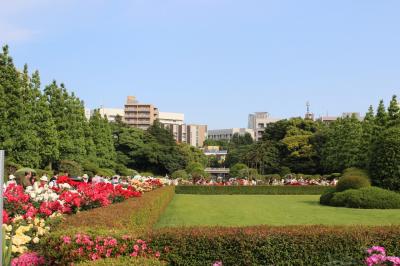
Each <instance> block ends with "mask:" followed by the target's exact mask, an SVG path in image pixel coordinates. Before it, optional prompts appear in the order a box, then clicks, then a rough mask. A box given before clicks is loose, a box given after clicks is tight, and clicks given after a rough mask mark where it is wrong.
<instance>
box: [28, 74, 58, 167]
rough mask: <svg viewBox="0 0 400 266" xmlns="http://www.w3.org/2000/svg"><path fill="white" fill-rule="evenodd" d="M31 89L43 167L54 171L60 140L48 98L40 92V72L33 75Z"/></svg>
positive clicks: (34, 119)
mask: <svg viewBox="0 0 400 266" xmlns="http://www.w3.org/2000/svg"><path fill="white" fill-rule="evenodd" d="M31 87H32V90H33V95H34V98H35V101H34V116H33V121H34V125H35V131H36V134H37V136H38V138H39V146H38V152H39V155H40V158H41V167H42V168H45V167H47V168H49V169H52V166H53V164H54V163H55V162H56V161H57V160H58V158H59V155H60V154H59V151H58V148H59V139H58V133H57V130H56V125H55V123H54V119H53V116H52V114H51V111H50V108H49V103H48V101H47V97H46V96H45V95H43V94H42V93H41V90H40V75H39V71H35V72H34V73H33V74H32V79H31Z"/></svg>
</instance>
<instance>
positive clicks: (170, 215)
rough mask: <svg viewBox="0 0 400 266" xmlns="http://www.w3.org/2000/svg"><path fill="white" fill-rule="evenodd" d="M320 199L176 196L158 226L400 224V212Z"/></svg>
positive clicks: (308, 197)
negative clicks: (341, 205)
mask: <svg viewBox="0 0 400 266" xmlns="http://www.w3.org/2000/svg"><path fill="white" fill-rule="evenodd" d="M318 200H319V196H311V195H306V196H297V195H296V196H292V195H291V196H275V195H274V196H269V195H215V196H214V195H175V197H174V199H173V200H172V202H171V203H170V205H169V206H168V208H167V210H166V212H165V213H164V214H163V216H162V217H161V219H160V220H159V221H158V223H157V225H156V227H157V228H160V227H167V226H215V225H220V226H250V225H313V224H314V225H316V224H324V225H361V224H362V225H391V224H400V210H360V209H348V208H335V207H328V206H322V205H320V204H319V203H318Z"/></svg>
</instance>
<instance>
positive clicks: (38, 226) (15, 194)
mask: <svg viewBox="0 0 400 266" xmlns="http://www.w3.org/2000/svg"><path fill="white" fill-rule="evenodd" d="M141 185H144V186H145V187H146V188H147V189H146V191H150V190H152V189H155V188H158V187H160V186H162V184H161V183H160V182H157V181H155V180H153V179H150V180H149V181H143V182H141V183H140V184H137V186H141ZM3 196H4V210H3V228H4V229H5V238H4V241H11V245H10V247H11V249H12V257H16V256H18V255H20V254H24V253H25V254H28V255H26V257H27V258H25V257H23V256H21V257H20V258H19V259H20V260H21V261H24V260H26V259H29V258H31V257H32V256H31V257H29V253H28V251H30V250H35V249H36V248H37V244H39V243H40V242H41V239H42V237H43V236H45V235H46V234H48V233H49V232H50V230H51V225H52V224H53V223H57V222H58V221H59V220H60V219H56V218H60V217H61V216H62V214H72V213H77V212H79V211H84V210H89V209H94V208H98V207H106V206H109V205H110V204H113V203H118V202H122V201H125V200H127V199H129V198H137V197H141V196H142V192H140V191H138V190H137V189H136V188H135V187H134V186H132V185H129V184H127V185H120V184H118V185H112V184H110V183H96V184H91V183H84V182H75V181H72V180H71V179H69V178H68V177H59V179H58V180H57V186H55V187H52V188H50V187H49V186H48V185H43V186H38V185H35V186H32V187H27V188H26V190H24V189H23V187H22V186H19V185H15V184H10V185H9V186H7V187H5V189H4V190H3ZM14 261H16V262H18V260H14ZM38 261H40V260H38Z"/></svg>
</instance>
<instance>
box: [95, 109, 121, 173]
mask: <svg viewBox="0 0 400 266" xmlns="http://www.w3.org/2000/svg"><path fill="white" fill-rule="evenodd" d="M89 125H90V130H91V132H92V139H93V143H94V147H95V156H96V160H97V161H98V164H99V166H100V167H113V166H114V161H115V159H116V153H115V147H114V141H113V137H112V134H111V127H110V124H109V123H108V121H107V118H105V117H104V118H103V117H101V115H100V112H99V110H95V111H94V112H93V114H92V116H91V117H90V121H89Z"/></svg>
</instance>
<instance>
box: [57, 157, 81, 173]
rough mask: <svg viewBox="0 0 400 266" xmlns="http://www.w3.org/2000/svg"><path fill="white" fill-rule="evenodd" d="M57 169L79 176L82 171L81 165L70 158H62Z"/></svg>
mask: <svg viewBox="0 0 400 266" xmlns="http://www.w3.org/2000/svg"><path fill="white" fill-rule="evenodd" d="M58 170H59V171H60V172H62V173H68V174H69V175H70V176H80V175H82V172H83V169H82V166H81V165H80V164H79V163H77V162H75V161H71V160H62V161H61V162H60V165H59V167H58Z"/></svg>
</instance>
